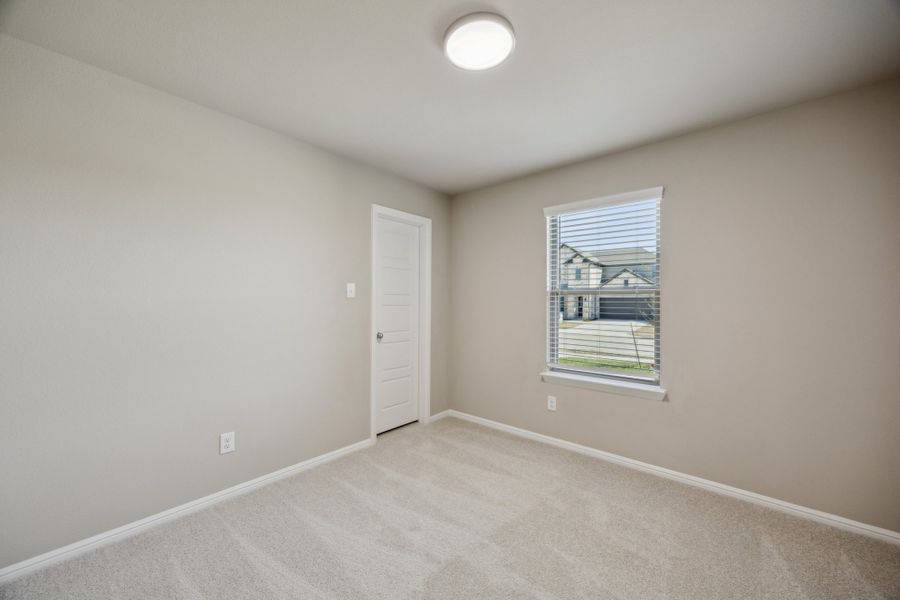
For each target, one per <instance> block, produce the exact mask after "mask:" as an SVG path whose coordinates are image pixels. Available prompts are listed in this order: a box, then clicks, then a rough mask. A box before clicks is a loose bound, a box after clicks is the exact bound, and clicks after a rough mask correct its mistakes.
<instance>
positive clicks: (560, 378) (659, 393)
mask: <svg viewBox="0 0 900 600" xmlns="http://www.w3.org/2000/svg"><path fill="white" fill-rule="evenodd" d="M541 381H543V382H544V383H557V384H559V385H570V386H573V387H580V388H585V389H588V390H598V391H601V392H609V393H610V394H619V395H622V396H633V397H636V398H646V399H647V400H664V399H665V397H666V390H665V389H664V388H661V387H660V386H658V385H651V384H647V383H633V382H631V381H616V380H614V379H604V378H602V377H591V376H589V375H576V374H575V373H564V372H561V371H544V372H543V373H541Z"/></svg>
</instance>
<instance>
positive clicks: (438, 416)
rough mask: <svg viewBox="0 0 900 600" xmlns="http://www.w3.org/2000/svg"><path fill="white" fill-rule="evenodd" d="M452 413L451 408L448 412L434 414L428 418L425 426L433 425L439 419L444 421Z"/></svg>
mask: <svg viewBox="0 0 900 600" xmlns="http://www.w3.org/2000/svg"><path fill="white" fill-rule="evenodd" d="M450 412H451V411H450V409H449V408H448V409H447V410H442V411H441V412H439V413H436V414H433V415H431V416H430V417H428V418H427V419H425V423H423V424H426V425H427V424H428V423H433V422H435V421H437V420H439V419H443V418H444V417H449V416H450Z"/></svg>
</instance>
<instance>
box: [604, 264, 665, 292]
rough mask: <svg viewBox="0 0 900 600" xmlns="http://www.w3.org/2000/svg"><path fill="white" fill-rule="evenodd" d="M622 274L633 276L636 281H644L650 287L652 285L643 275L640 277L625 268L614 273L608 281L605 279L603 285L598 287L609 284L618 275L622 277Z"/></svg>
mask: <svg viewBox="0 0 900 600" xmlns="http://www.w3.org/2000/svg"><path fill="white" fill-rule="evenodd" d="M623 273H630V274H631V275H634V276H635V277H637V278H638V279H642V280H644V281H645V282H646V283H649V284H650V285H653V282H652V281H650V280H649V279H647V278H646V277H644V276H643V275H641V274H639V273H635V272H634V271H632V270H631V269H629V268H627V267H626V268H624V269H620V270H619V272H618V273H616V274H615V275H613V276H612V277H610V278H609V279H607V280H606V281H605V282H604V283H602V284H601V285H600V287H603V286H604V285H606V284H608V283H610V282H611V281H613V280H614V279H615V278H616V277H618V276H619V275H622V274H623Z"/></svg>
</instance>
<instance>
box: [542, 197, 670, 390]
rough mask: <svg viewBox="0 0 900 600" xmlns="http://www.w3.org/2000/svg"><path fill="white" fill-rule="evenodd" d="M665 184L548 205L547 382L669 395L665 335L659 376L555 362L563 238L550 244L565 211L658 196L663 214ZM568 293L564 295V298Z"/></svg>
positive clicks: (657, 351)
mask: <svg viewBox="0 0 900 600" xmlns="http://www.w3.org/2000/svg"><path fill="white" fill-rule="evenodd" d="M663 193H664V188H663V187H662V186H658V187H653V188H647V189H643V190H636V191H633V192H626V193H623V194H613V195H609V196H602V197H598V198H592V199H589V200H582V201H577V202H569V203H566V204H558V205H554V206H549V207H546V208H544V217H545V219H546V236H547V237H546V240H545V242H546V253H547V254H546V260H547V264H546V269H547V270H546V288H547V294H548V298H547V302H545V307H546V309H547V328H546V339H545V351H546V371H544V372H543V373H541V375H542V379H543V380H544V381H546V382H551V383H561V384H568V385H576V386H578V387H587V388H590V389H600V390H604V391H613V392H617V393H623V394H626V395H630V396H642V397H647V398H654V399H663V398H665V390H664V389H663V388H662V387H661V386H660V381H661V378H662V356H661V345H660V339H661V336H657V337H656V342H655V344H656V347H655V359H656V367H657V369H656V373H655V376H652V377H644V376H637V375H627V374H624V373H621V372H612V371H604V370H602V369H601V368H599V367H577V366H573V367H572V368H567V367H561V366H560V365H559V364H558V363H554V362H553V361H552V358H553V354H554V353H553V348H554V344H556V347H558V340H559V313H558V311H554V310H553V309H552V308H551V306H550V302H551V294H553V293H559V290H561V289H562V286H561V285H560V284H559V282H558V281H557V282H554V281H553V272H554V271H553V267H554V261H556V262H558V260H559V247H558V246H559V240H558V239H557V244H556V246H557V247H556V248H553V247H552V246H551V244H550V242H551V237H552V236H553V232H552V231H551V224H552V223H553V221H552V219H553V218H554V217H559V216H562V215H565V214H570V213H576V212H582V211H587V210H593V209H597V208H603V207H606V206H615V205H617V204H627V203H630V202H640V201H651V200H655V201H656V202H657V203H658V204H657V207H658V208H657V210H658V211H659V214H660V215H661V211H662V198H663ZM658 218H659V220H658V221H657V240H659V236H660V227H661V216H660V217H658ZM659 263H660V248H659V241H658V242H657V247H656V266H657V282H656V294H657V301H658V300H659V298H660V297H661V288H662V286H661V280H660V276H659V274H660V269H659ZM556 266H557V269H556V273H557V277H559V275H560V271H559V265H558V264H557V265H556ZM554 283H556V284H557V285H556V288H555V289H554V287H553V284H554ZM563 297H564V296H560V298H563ZM556 304H557V306H558V305H559V303H558V302H557V303H556ZM655 316H656V327H657V328H658V329H657V333H660V332H661V328H660V324H661V323H660V322H661V311H660V310H659V305H658V304H657V307H656V314H655Z"/></svg>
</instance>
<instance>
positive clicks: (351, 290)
mask: <svg viewBox="0 0 900 600" xmlns="http://www.w3.org/2000/svg"><path fill="white" fill-rule="evenodd" d="M347 297H348V298H356V284H355V283H348V284H347Z"/></svg>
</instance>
